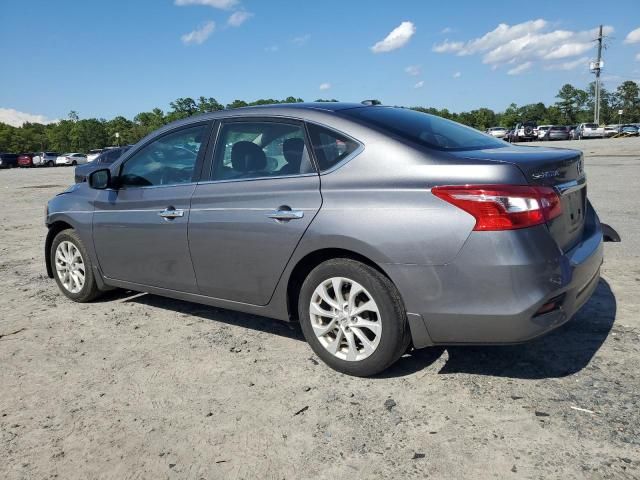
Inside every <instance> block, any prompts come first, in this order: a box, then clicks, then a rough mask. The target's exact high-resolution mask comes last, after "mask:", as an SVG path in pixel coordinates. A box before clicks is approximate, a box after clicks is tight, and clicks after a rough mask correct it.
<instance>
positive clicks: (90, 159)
mask: <svg viewBox="0 0 640 480" xmlns="http://www.w3.org/2000/svg"><path fill="white" fill-rule="evenodd" d="M103 150H104V148H94V149H93V150H89V151H88V152H87V162H89V163H91V162H93V161H94V160H95V159H96V158H98V156H99V155H100V154H101V153H102V152H103Z"/></svg>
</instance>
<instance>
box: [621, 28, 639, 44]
mask: <svg viewBox="0 0 640 480" xmlns="http://www.w3.org/2000/svg"><path fill="white" fill-rule="evenodd" d="M624 43H640V27H638V28H636V29H635V30H631V31H630V32H629V34H628V35H627V38H625V39H624Z"/></svg>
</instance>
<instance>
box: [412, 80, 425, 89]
mask: <svg viewBox="0 0 640 480" xmlns="http://www.w3.org/2000/svg"><path fill="white" fill-rule="evenodd" d="M422 87H424V80H420V81H419V82H418V83H416V84H415V85H414V86H413V88H422Z"/></svg>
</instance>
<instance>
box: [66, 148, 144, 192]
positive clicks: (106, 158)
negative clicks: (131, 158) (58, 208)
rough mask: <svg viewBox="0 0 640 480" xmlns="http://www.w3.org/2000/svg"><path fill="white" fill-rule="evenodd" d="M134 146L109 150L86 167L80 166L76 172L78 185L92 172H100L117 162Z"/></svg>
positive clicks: (104, 151)
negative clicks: (100, 169) (99, 170)
mask: <svg viewBox="0 0 640 480" xmlns="http://www.w3.org/2000/svg"><path fill="white" fill-rule="evenodd" d="M131 147H132V145H125V146H124V147H115V148H108V149H105V150H103V151H102V153H101V154H100V155H98V156H97V157H96V158H95V160H94V161H93V162H90V163H87V164H85V165H78V166H77V167H76V169H75V172H74V177H75V181H76V183H81V182H84V181H85V180H86V178H87V177H88V176H89V174H90V173H91V172H93V171H94V170H98V169H99V168H105V167H106V166H109V165H111V164H112V163H113V162H115V161H116V160H117V159H118V158H120V156H121V155H122V154H123V153H124V152H126V151H127V150H129V149H130V148H131Z"/></svg>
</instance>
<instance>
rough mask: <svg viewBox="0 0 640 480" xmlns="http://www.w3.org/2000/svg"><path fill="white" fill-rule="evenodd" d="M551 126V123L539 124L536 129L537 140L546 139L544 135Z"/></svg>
mask: <svg viewBox="0 0 640 480" xmlns="http://www.w3.org/2000/svg"><path fill="white" fill-rule="evenodd" d="M550 128H551V125H540V126H539V127H538V129H537V135H538V140H547V139H546V138H545V136H546V135H547V132H548V131H549V129H550Z"/></svg>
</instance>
